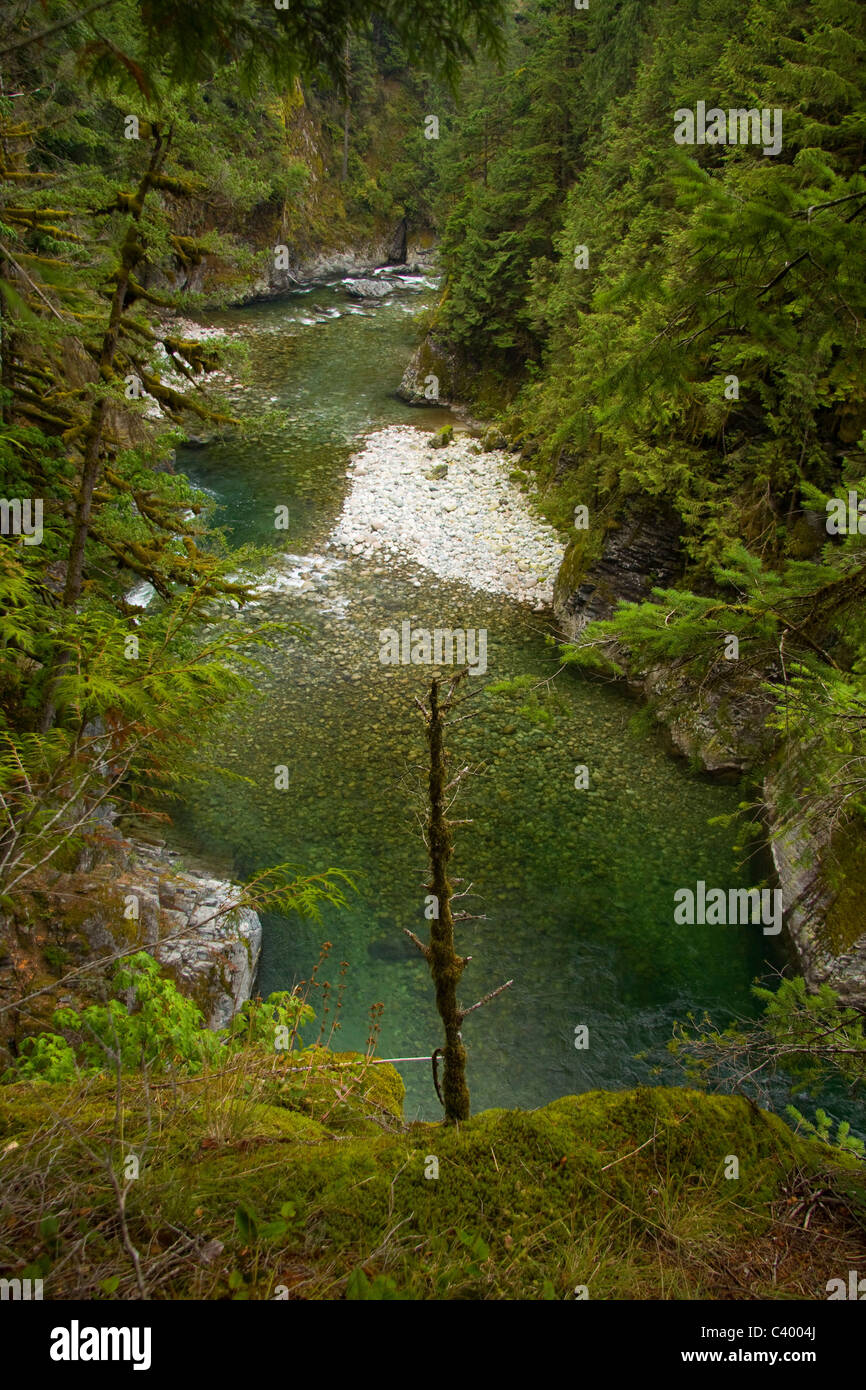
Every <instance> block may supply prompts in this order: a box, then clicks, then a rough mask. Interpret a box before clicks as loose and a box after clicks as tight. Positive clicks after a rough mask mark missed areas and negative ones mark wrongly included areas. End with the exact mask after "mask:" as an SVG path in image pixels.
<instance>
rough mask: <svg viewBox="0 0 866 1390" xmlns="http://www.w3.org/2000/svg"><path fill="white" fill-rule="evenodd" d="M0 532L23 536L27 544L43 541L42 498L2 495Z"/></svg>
mask: <svg viewBox="0 0 866 1390" xmlns="http://www.w3.org/2000/svg"><path fill="white" fill-rule="evenodd" d="M0 534H2V535H4V536H22V537H23V538H24V544H25V545H39V544H41V541H42V498H41V497H35V498H30V497H0Z"/></svg>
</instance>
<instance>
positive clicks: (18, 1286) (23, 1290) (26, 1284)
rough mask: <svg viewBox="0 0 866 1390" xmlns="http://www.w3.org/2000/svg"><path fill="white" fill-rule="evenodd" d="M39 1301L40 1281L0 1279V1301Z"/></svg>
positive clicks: (40, 1292) (40, 1295) (40, 1296)
mask: <svg viewBox="0 0 866 1390" xmlns="http://www.w3.org/2000/svg"><path fill="white" fill-rule="evenodd" d="M10 1298H11V1299H13V1300H16V1299H41V1298H42V1280H41V1279H0V1300H3V1301H4V1302H5V1301H6V1300H7V1299H10Z"/></svg>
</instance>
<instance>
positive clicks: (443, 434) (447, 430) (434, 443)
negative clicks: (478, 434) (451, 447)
mask: <svg viewBox="0 0 866 1390" xmlns="http://www.w3.org/2000/svg"><path fill="white" fill-rule="evenodd" d="M453 443H454V426H453V425H443V426H442V428H441V430H437V431H436V433H435V434H433V435H431V436H430V440H429V444H430V448H431V449H444V448H445V447H446V445H448V444H453Z"/></svg>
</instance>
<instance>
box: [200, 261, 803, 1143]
mask: <svg viewBox="0 0 866 1390" xmlns="http://www.w3.org/2000/svg"><path fill="white" fill-rule="evenodd" d="M432 294H433V291H432V288H431V287H430V286H427V285H425V284H424V283H419V282H418V281H417V280H416V281H413V282H411V283H410V284H408V285H407V286H406V288H405V289H404V290H403V291H401V292H400V293H397V294H395V295H394V296H393V297H391V298H390V299H388V300H386V301H384V302H382V303H377V304H376V305H375V306H370V305H357V304H353V303H352V301H351V300H349V299H348V298H347V296H346V293H345V291H344V289H343V288H342V287H341V286H340V285H332V286H316V287H314V288H313V289H308V290H305V291H303V292H300V293H297V294H293V295H289V296H286V297H285V298H283V299H280V300H279V301H271V302H268V303H262V304H257V305H251V306H245V307H242V308H238V309H233V310H227V311H224V312H221V313H215V314H211V315H209V316H208V317H207V319H206V320H203V321H204V322H206V323H207V324H209V325H212V326H214V327H220V328H223V329H228V330H230V331H231V332H232V333H235V334H238V335H240V336H241V337H242V338H243V340H244V341H245V342H246V343H247V344H248V348H249V353H250V367H251V372H250V384H249V385H248V386H247V388H246V389H245V390H244V391H243V393H242V394H240V393H239V394H238V396H237V400H238V404H239V405H241V406H242V408H243V409H244V410H245V412H247V413H248V415H250V416H251V417H252V418H253V422H254V423H253V425H252V426H251V427H250V428H249V429H248V430H246V431H245V432H244V433H242V434H240V435H234V436H230V437H227V438H225V439H223V440H220V441H217V442H213V443H211V444H209V445H207V446H206V447H203V448H202V447H200V448H197V449H182V450H181V451H180V455H179V467H181V468H182V469H183V470H184V471H186V472H187V473H188V474H189V476H190V477H191V479H192V480H193V481H194V482H195V483H197V484H198V485H200V486H201V487H203V488H204V489H206V490H207V492H208V493H209V494H210V495H211V496H212V497H213V498H214V499H215V502H216V503H217V512H216V521H217V522H218V523H220V524H222V525H223V526H224V527H225V528H226V530H227V533H228V534H229V535H230V537H231V539H232V540H233V541H235V542H241V541H252V542H256V543H258V544H260V545H265V546H268V547H270V548H272V549H273V550H274V552H275V555H274V565H275V568H274V571H273V573H272V574H271V576H270V581H271V585H270V588H269V592H268V593H267V594H266V596H265V598H264V599H263V601H262V603H261V604H260V605H259V606H258V608H257V609H256V617H257V618H271V619H275V620H281V621H287V622H300V623H303V624H304V625H305V626H306V628H307V632H308V635H307V636H306V638H299V637H296V636H294V635H292V634H288V633H287V634H285V635H283V636H281V637H280V639H279V640H278V642H277V644H276V646H275V647H274V649H273V651H272V652H270V653H269V655H268V658H267V671H266V673H265V674H264V676H263V677H262V678H261V680H260V681H259V682H258V684H259V690H258V693H257V696H256V698H255V700H254V701H252V702H251V704H250V706H249V709H248V710H245V711H244V713H243V715H242V716H240V717H238V718H237V719H236V720H235V722H234V723H233V724H232V725H231V727H230V729H228V730H227V731H225V732H224V733H223V734H222V735H221V736H220V737H219V738H218V740H217V746H216V747H215V748H214V749H213V753H214V756H215V757H216V758H217V760H218V761H220V762H222V764H223V765H224V766H225V767H227V768H229V769H231V770H232V771H235V772H238V773H239V774H241V775H242V776H243V777H245V778H248V779H249V780H248V781H234V780H227V779H225V778H223V777H219V776H215V777H212V778H209V779H207V780H205V782H204V783H203V785H201V786H200V787H198V788H196V789H194V791H193V792H192V793H191V794H190V795H189V798H188V801H187V804H186V805H185V807H184V809H183V812H182V813H181V815H180V816H179V817H178V828H179V831H180V833H181V834H182V835H183V838H184V841H185V843H186V844H187V845H188V847H189V848H190V850H191V851H194V852H195V853H196V854H199V855H202V856H204V857H206V858H208V859H209V860H210V861H211V862H216V863H219V864H220V865H221V866H222V867H223V868H225V869H227V870H228V871H229V872H231V873H233V874H235V875H238V876H243V877H246V876H248V875H250V874H252V873H253V872H255V871H256V870H257V869H259V868H261V867H263V866H265V865H268V864H274V863H281V862H284V861H287V860H290V861H292V862H294V863H298V864H300V865H303V866H304V867H305V868H306V869H308V870H310V871H317V870H321V869H325V868H328V867H329V866H338V867H340V868H342V869H345V870H346V871H347V872H349V873H350V874H352V875H353V876H355V877H356V879H357V881H358V884H359V887H360V892H359V894H358V895H357V896H354V895H353V896H352V900H351V903H350V907H349V909H348V910H346V911H339V912H338V911H326V912H325V913H324V917H323V921H322V922H321V923H318V924H317V923H314V922H310V921H304V920H299V919H297V918H293V919H291V920H285V919H281V918H277V917H266V918H265V932H264V946H263V954H262V961H261V968H260V973H259V990H260V992H261V993H263V994H267V993H268V992H270V991H271V990H276V989H285V988H288V987H290V986H291V985H292V984H293V982H295V981H296V980H298V979H300V978H305V977H306V976H307V975H308V974H309V971H310V969H311V967H312V965H313V964H314V963H315V960H316V958H317V955H318V949H319V945H320V943H321V942H322V941H324V940H325V939H327V940H329V941H330V942H331V943H332V948H333V949H332V952H331V957H330V962H329V964H328V966H327V967H326V968H325V970H324V972H323V973H324V974H325V975H327V976H328V978H330V979H331V980H332V982H334V983H336V978H337V973H338V968H339V962H340V961H343V960H345V961H347V962H348V971H347V974H346V990H345V995H344V1003H343V1007H342V1010H341V1015H340V1017H341V1029H340V1032H339V1034H338V1035H337V1037H336V1038H335V1040H334V1045H335V1046H337V1045H339V1046H341V1047H344V1048H360V1049H363V1047H364V1045H365V1039H366V1037H367V1032H368V1027H369V1016H368V1011H369V1008H370V1006H371V1005H372V1004H375V1003H376V1002H378V1001H381V1002H382V1003H383V1004H384V1006H385V1008H384V1014H383V1017H382V1030H381V1036H380V1039H379V1045H378V1051H379V1055H381V1056H384V1057H395V1056H396V1057H405V1056H416V1055H421V1054H426V1055H428V1056H429V1053H430V1051H431V1050H432V1048H433V1047H434V1046H436V1045H437V1044H438V1043H439V1042H440V1040H441V1029H440V1026H439V1023H438V1019H437V1017H436V1013H435V1009H434V1005H433V999H432V990H431V983H430V979H429V976H428V974H427V970H426V966H425V965H424V962H423V961H422V960H421V958H420V956H418V954H417V952H415V951H414V949H413V947H412V946H411V944H410V943H409V942H408V940H407V938H406V936H405V935H404V933H403V930H402V929H403V928H404V927H409V928H411V929H412V930H414V931H415V932H417V933H419V934H423V932H424V929H425V925H426V924H425V920H424V911H423V909H424V887H423V885H424V882H425V857H424V849H423V844H422V842H421V839H420V836H419V831H418V826H417V823H416V819H415V809H416V808H418V807H419V806H420V805H421V802H420V800H419V787H420V785H421V779H422V777H423V768H424V754H425V747H424V732H423V725H422V722H421V719H420V716H419V714H418V712H417V710H416V709H415V707H414V704H413V697H414V696H415V695H422V694H423V692H424V688H425V676H426V678H427V681H429V673H428V672H425V671H424V669H423V668H420V667H417V666H411V665H410V666H383V665H382V664H381V663H380V661H379V642H378V637H377V633H378V631H379V630H380V629H381V628H385V627H394V628H396V629H398V630H399V628H400V624H401V622H402V621H404V620H406V619H410V620H412V621H413V623H416V624H419V625H422V626H426V627H429V628H433V627H435V626H444V627H452V628H459V627H472V628H476V629H478V628H486V629H487V632H488V658H487V660H488V668H489V676H490V677H493V678H495V679H500V678H503V677H516V676H521V675H524V676H525V675H531V676H533V677H536V678H537V679H538V680H539V681H541V680H543V679H544V678H547V677H551V676H554V674H555V673H556V671H557V670H558V667H559V663H558V661H557V655H556V650H555V648H554V647H553V646H552V645H551V644H550V642H549V641H548V640H546V636H547V634H548V633H549V632H551V631H553V623H552V615H551V614H550V613H549V612H537V611H533V609H532V608H530V607H529V606H527V605H523V604H520V603H518V602H516V601H515V600H513V599H510V598H506V597H501V596H497V595H492V594H479V593H478V592H476V591H473V590H471V589H470V588H468V587H467V586H466V585H464V584H462V583H459V582H456V581H453V580H451V581H445V580H440V579H437V578H436V577H435V576H433V575H432V574H430V573H429V572H427V571H426V570H423V569H421V568H418V567H416V566H413V565H411V564H408V563H407V564H393V563H392V564H387V565H383V564H382V563H381V561H380V562H378V563H377V562H376V561H375V560H365V559H362V558H357V559H356V558H352V557H350V558H349V559H347V560H342V561H340V560H337V559H336V558H335V556H334V554H333V552H332V551H328V550H326V549H325V542H326V540H327V537H328V536H329V534H330V532H331V530H332V528H333V527H334V524H335V522H336V520H337V518H338V516H339V514H340V509H341V506H342V503H343V500H344V498H345V496H346V492H347V489H348V486H349V483H348V480H347V477H346V471H347V464H348V460H349V458H350V456H351V455H352V453H353V451H354V450H357V449H358V448H359V447H360V445H361V443H362V442H363V440H364V439H365V437H367V436H368V435H369V433H370V432H371V431H374V430H378V429H380V428H382V427H383V426H386V425H393V424H404V425H413V426H417V427H420V428H424V429H428V430H429V429H434V428H438V427H439V426H441V425H442V424H443V423H444V422H445V421H447V420H449V419H451V418H452V417H450V416H449V415H448V414H447V412H445V411H444V410H442V409H439V408H431V409H429V410H427V409H424V410H418V409H413V408H411V407H408V406H406V405H404V404H403V403H402V402H400V401H399V400H398V399H397V398H396V397H395V395H394V389H395V387H396V385H397V383H398V382H399V379H400V375H401V373H402V370H403V367H404V365H405V362H406V360H407V358H408V356H409V354H410V352H411V350H412V348H413V347H414V345H415V342H416V340H417V327H416V322H415V315H416V313H417V312H418V311H419V310H420V309H422V308H423V307H424V306H425V305H426V304H427V303H428V301H429V300H430V299H431V296H432ZM275 411H277V412H280V414H279V415H277V416H274V414H273V412H275ZM257 422H258V423H257ZM278 506H285V507H287V508H288V516H289V528H288V530H275V528H274V515H275V513H274V509H275V507H278ZM522 705H523V701H522V700H521V699H519V698H515V697H514V696H509V695H505V694H503V695H496V696H490V697H487V696H481V697H479V698H478V699H477V700H475V701H473V706H477V707H478V713H477V714H476V716H475V717H474V718H473V719H471V720H467V721H466V722H464V723H461V724H460V725H458V726H456V727H455V729H454V730H453V734H452V744H451V747H452V753H453V757H454V760H455V766H457V765H462V764H463V763H470V764H472V765H473V767H474V768H475V769H476V771H475V773H474V775H473V776H472V778H471V779H470V780H469V781H468V784H467V786H466V790H465V795H464V796H463V798H462V802H461V806H460V809H459V810H456V811H455V812H454V814H455V815H458V816H461V817H465V818H468V819H470V820H471V822H472V823H471V824H468V825H464V826H461V827H460V828H459V830H458V832H457V843H456V855H455V860H454V866H453V867H454V873H455V874H457V875H461V876H462V877H463V878H464V879H465V880H466V881H467V883H468V882H471V883H472V886H473V893H474V894H477V896H473V897H472V898H470V899H467V900H466V901H465V902H464V904H463V905H464V906H465V907H466V909H467V910H468V911H470V912H473V913H483V914H484V917H485V920H483V921H472V922H466V923H464V924H461V925H460V928H459V941H458V947H459V949H460V950H461V952H462V953H464V954H467V955H471V956H472V957H473V960H472V963H471V965H470V966H469V967H468V969H467V971H466V973H465V975H464V977H463V988H462V990H461V997H462V1002H463V1003H464V1004H465V1005H468V1004H470V1003H473V1002H474V1001H475V1000H476V999H478V998H480V997H481V996H482V995H483V994H484V993H485V992H487V991H488V990H491V989H493V988H494V987H495V986H496V985H498V984H500V983H501V982H503V981H504V980H506V979H511V978H513V980H514V984H513V986H512V987H511V989H509V990H508V991H506V993H505V994H503V995H502V996H500V997H499V998H498V999H496V1000H494V1001H493V1002H492V1003H490V1004H489V1005H487V1006H486V1007H485V1008H483V1009H480V1010H478V1011H477V1012H475V1013H473V1015H472V1017H471V1019H467V1021H466V1024H465V1027H464V1041H465V1042H466V1045H467V1048H468V1056H469V1075H468V1079H469V1085H470V1091H471V1094H472V1103H473V1109H475V1110H479V1109H484V1108H487V1107H490V1106H524V1107H530V1108H531V1107H534V1106H538V1105H541V1104H544V1103H545V1102H547V1101H549V1100H551V1099H553V1098H555V1097H557V1096H560V1095H563V1094H568V1093H572V1092H580V1091H586V1090H591V1089H596V1088H602V1087H603V1088H609V1089H617V1088H621V1087H627V1086H632V1085H635V1084H638V1083H653V1082H660V1081H671V1080H674V1079H676V1078H677V1075H678V1073H677V1072H676V1071H675V1069H674V1068H673V1066H672V1063H671V1061H670V1058H669V1056H668V1053H667V1051H666V1043H667V1040H668V1039H669V1037H670V1034H671V1028H672V1025H673V1022H674V1020H675V1019H684V1018H685V1016H686V1015H687V1014H688V1013H689V1012H693V1013H695V1014H701V1013H703V1011H705V1010H706V1011H708V1012H709V1013H710V1014H711V1015H712V1017H713V1018H714V1019H715V1020H717V1021H719V1022H723V1021H725V1020H726V1019H728V1018H730V1017H731V1016H733V1015H734V1014H740V1015H751V1014H754V1012H755V1007H754V1003H753V1001H752V998H751V995H750V988H749V987H750V984H751V982H752V981H753V979H755V978H756V977H757V976H758V975H766V974H767V973H768V968H769V966H771V965H777V964H778V963H779V961H780V955H779V952H780V949H781V948H780V946H779V943H778V941H776V940H774V939H772V938H770V937H765V936H764V935H763V934H762V933H761V930H760V928H759V927H757V926H755V927H736V926H729V927H710V926H704V927H689V926H675V925H674V922H673V894H674V891H675V889H677V888H679V887H688V886H692V887H694V885H695V883H696V881H697V880H699V879H703V880H705V881H706V883H707V884H710V885H720V886H723V887H726V888H727V887H734V886H737V885H745V884H748V883H750V882H751V881H752V879H751V878H750V875H749V873H748V870H747V869H746V868H743V867H740V866H738V863H737V860H736V858H735V855H734V852H733V849H732V832H731V831H730V830H728V829H725V828H723V827H721V826H718V825H715V826H714V825H711V824H710V821H711V820H712V819H713V818H716V817H719V816H722V815H724V814H726V813H728V812H730V811H732V810H733V809H734V807H735V806H736V804H737V801H738V799H739V796H738V792H737V789H736V788H734V787H731V786H726V785H721V784H717V783H713V782H712V781H710V780H709V779H706V778H703V777H701V776H699V775H695V774H694V773H692V772H690V771H689V770H688V768H687V767H686V766H685V765H684V764H683V763H682V762H681V761H678V760H676V759H674V758H672V757H670V756H669V755H668V753H667V752H666V750H665V747H664V745H663V743H662V740H661V737H660V736H655V735H651V734H649V735H648V734H646V733H642V734H635V733H634V732H632V731H631V729H630V724H631V722H632V720H633V718H634V715H635V705H634V703H633V702H632V701H631V700H630V699H629V698H627V696H626V695H625V694H624V693H623V692H622V691H620V690H619V689H618V688H616V687H615V686H613V685H611V684H609V683H604V682H600V681H598V680H594V679H589V678H587V677H585V676H581V675H579V674H578V673H576V672H574V671H572V670H565V671H563V672H562V673H561V674H560V675H558V676H557V678H556V680H555V682H554V683H553V689H552V694H551V696H550V697H549V698H548V700H547V705H548V708H547V711H546V715H545V716H544V717H543V718H542V719H541V720H540V721H539V720H538V719H536V718H532V717H530V715H529V714H528V713H527V712H525V711H524V710H523V708H522ZM282 764H285V765H286V766H287V767H288V769H289V787H288V790H284V791H281V790H277V789H276V788H275V786H274V768H275V766H277V765H282ZM576 764H585V765H586V766H587V767H588V769H589V782H590V784H589V788H588V789H587V790H577V789H576V788H575V785H574V782H575V778H574V769H575V765H576ZM581 1026H585V1027H586V1028H588V1030H589V1031H588V1044H589V1045H588V1047H586V1048H579V1047H577V1046H575V1042H576V1040H578V1039H579V1038H580V1034H578V1033H576V1031H575V1030H576V1029H579V1028H580V1027H581ZM401 1071H402V1073H403V1075H404V1078H405V1081H406V1086H407V1103H406V1114H407V1117H409V1118H416V1117H418V1118H424V1119H436V1118H437V1117H438V1116H439V1115H440V1114H441V1110H440V1109H439V1105H438V1101H437V1100H436V1097H435V1094H434V1092H433V1090H432V1085H431V1081H430V1071H429V1065H423V1064H414V1063H408V1064H405V1065H403V1066H402V1067H401Z"/></svg>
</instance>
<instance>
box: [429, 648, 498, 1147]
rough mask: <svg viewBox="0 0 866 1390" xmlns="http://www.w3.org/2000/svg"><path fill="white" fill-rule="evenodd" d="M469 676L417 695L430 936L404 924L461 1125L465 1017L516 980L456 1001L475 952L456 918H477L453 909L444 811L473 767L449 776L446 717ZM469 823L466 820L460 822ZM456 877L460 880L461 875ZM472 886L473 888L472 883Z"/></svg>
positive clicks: (446, 1089) (452, 1113)
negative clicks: (430, 998)
mask: <svg viewBox="0 0 866 1390" xmlns="http://www.w3.org/2000/svg"><path fill="white" fill-rule="evenodd" d="M467 675H468V671H460V672H459V673H458V674H457V675H456V676H454V677H453V678H452V679H451V682H450V685H449V688H448V693H447V695H446V696H445V698H444V700H443V699H442V698H441V696H440V685H441V682H440V681H439V680H438V679H437V680H434V681H433V683H432V685H431V686H430V705H429V708H428V707H427V706H426V705H423V704H422V703H421V701H420V700H416V704H417V705H418V706H419V708H420V710H421V713H422V714H423V716H424V720H425V723H426V725H427V744H428V747H429V749H430V774H429V778H428V797H429V806H430V810H429V814H428V818H427V851H428V854H429V856H430V882H429V884H428V885H427V892H428V895H430V896H431V897H432V899H433V902H432V909H433V910H432V916H431V919H430V941H429V942H425V941H421V940H420V939H419V938H418V937H417V936H416V935H415V933H414V932H413V931H409V929H408V927H404V931H405V933H406V935H407V936H408V937H409V939H410V940H411V941H412V942H413V944H414V945H415V946H417V947H418V950H419V951H420V952H421V954H422V956H423V957H424V959H425V960H426V962H427V965H428V966H429V968H430V974H431V975H432V977H433V985H434V988H435V991H436V1008H437V1009H438V1011H439V1017H440V1018H441V1020H442V1024H443V1026H444V1029H445V1046H444V1047H441V1048H440V1047H437V1048H436V1049H435V1051H434V1053H433V1056H432V1058H431V1061H432V1063H433V1082H434V1085H435V1087H436V1093H437V1095H438V1096H439V1099H440V1101H441V1102H442V1105H443V1107H444V1109H445V1123H446V1124H459V1123H460V1121H461V1120H468V1119H469V1087H468V1086H467V1084H466V1049H465V1048H464V1046H463V1038H462V1036H461V1032H460V1029H461V1027H462V1026H463V1020H464V1018H465V1017H466V1015H467V1014H471V1013H474V1012H475V1010H476V1009H480V1008H481V1007H482V1005H483V1004H487V1003H488V1002H489V1001H490V1000H491V999H495V998H496V997H497V995H499V994H501V993H502V992H503V990H506V989H508V988H509V986H510V985H512V984H513V983H514V981H513V980H508V981H506V983H505V984H504V985H500V986H499V988H498V989H494V990H491V991H490V993H489V994H485V996H484V998H483V999H479V1000H478V1003H477V1004H473V1005H472V1006H471V1008H468V1009H463V1008H461V1007H460V1005H459V1004H458V1002H457V986H458V985H459V983H460V977H461V975H462V974H463V971H464V970H465V969H466V967H467V965H468V964H469V962H470V960H471V959H472V957H471V956H458V954H457V952H456V950H455V948H454V923H455V921H461V922H464V921H472V920H474V919H475V920H477V919H476V918H475V915H474V914H473V913H470V912H458V913H456V914H455V913H454V912H453V911H452V908H451V899H452V897H453V896H454V892H453V885H452V882H451V880H450V879H449V877H448V861H449V859H450V858H451V855H452V854H453V852H454V846H453V842H452V839H451V826H452V822H451V821H449V820H448V819H447V817H446V814H445V812H446V809H447V800H448V797H449V796H450V795H451V794H452V793H453V792H454V791H455V789H456V788H457V787H458V786H459V785H460V782H461V781H462V780H463V778H464V777H465V776H466V774H467V772H468V771H469V769H468V767H464V768H461V769H460V771H459V772H457V773H455V775H454V777H452V778H451V780H450V781H449V780H448V774H447V772H446V763H447V761H448V759H447V754H446V752H445V724H446V719H445V716H446V715H447V714H448V713H449V712H450V710H451V709H452V708H453V706H454V698H453V697H454V691H455V690H456V688H457V686H458V685H459V684H460V682H461V681H462V680H463V679H464V677H465V676H467ZM465 823H466V822H461V824H465ZM457 882H458V883H459V882H460V880H459V879H458V880H457ZM469 886H470V888H471V886H472V885H471V884H470V885H469ZM468 891H469V889H466V890H465V891H464V892H462V893H460V894H459V895H458V896H459V897H465V896H466V893H468ZM428 901H429V899H428ZM440 1055H441V1057H442V1058H443V1061H444V1063H445V1067H444V1075H443V1080H442V1086H441V1087H440V1085H439V1077H438V1071H437V1060H438V1058H439V1056H440Z"/></svg>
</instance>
